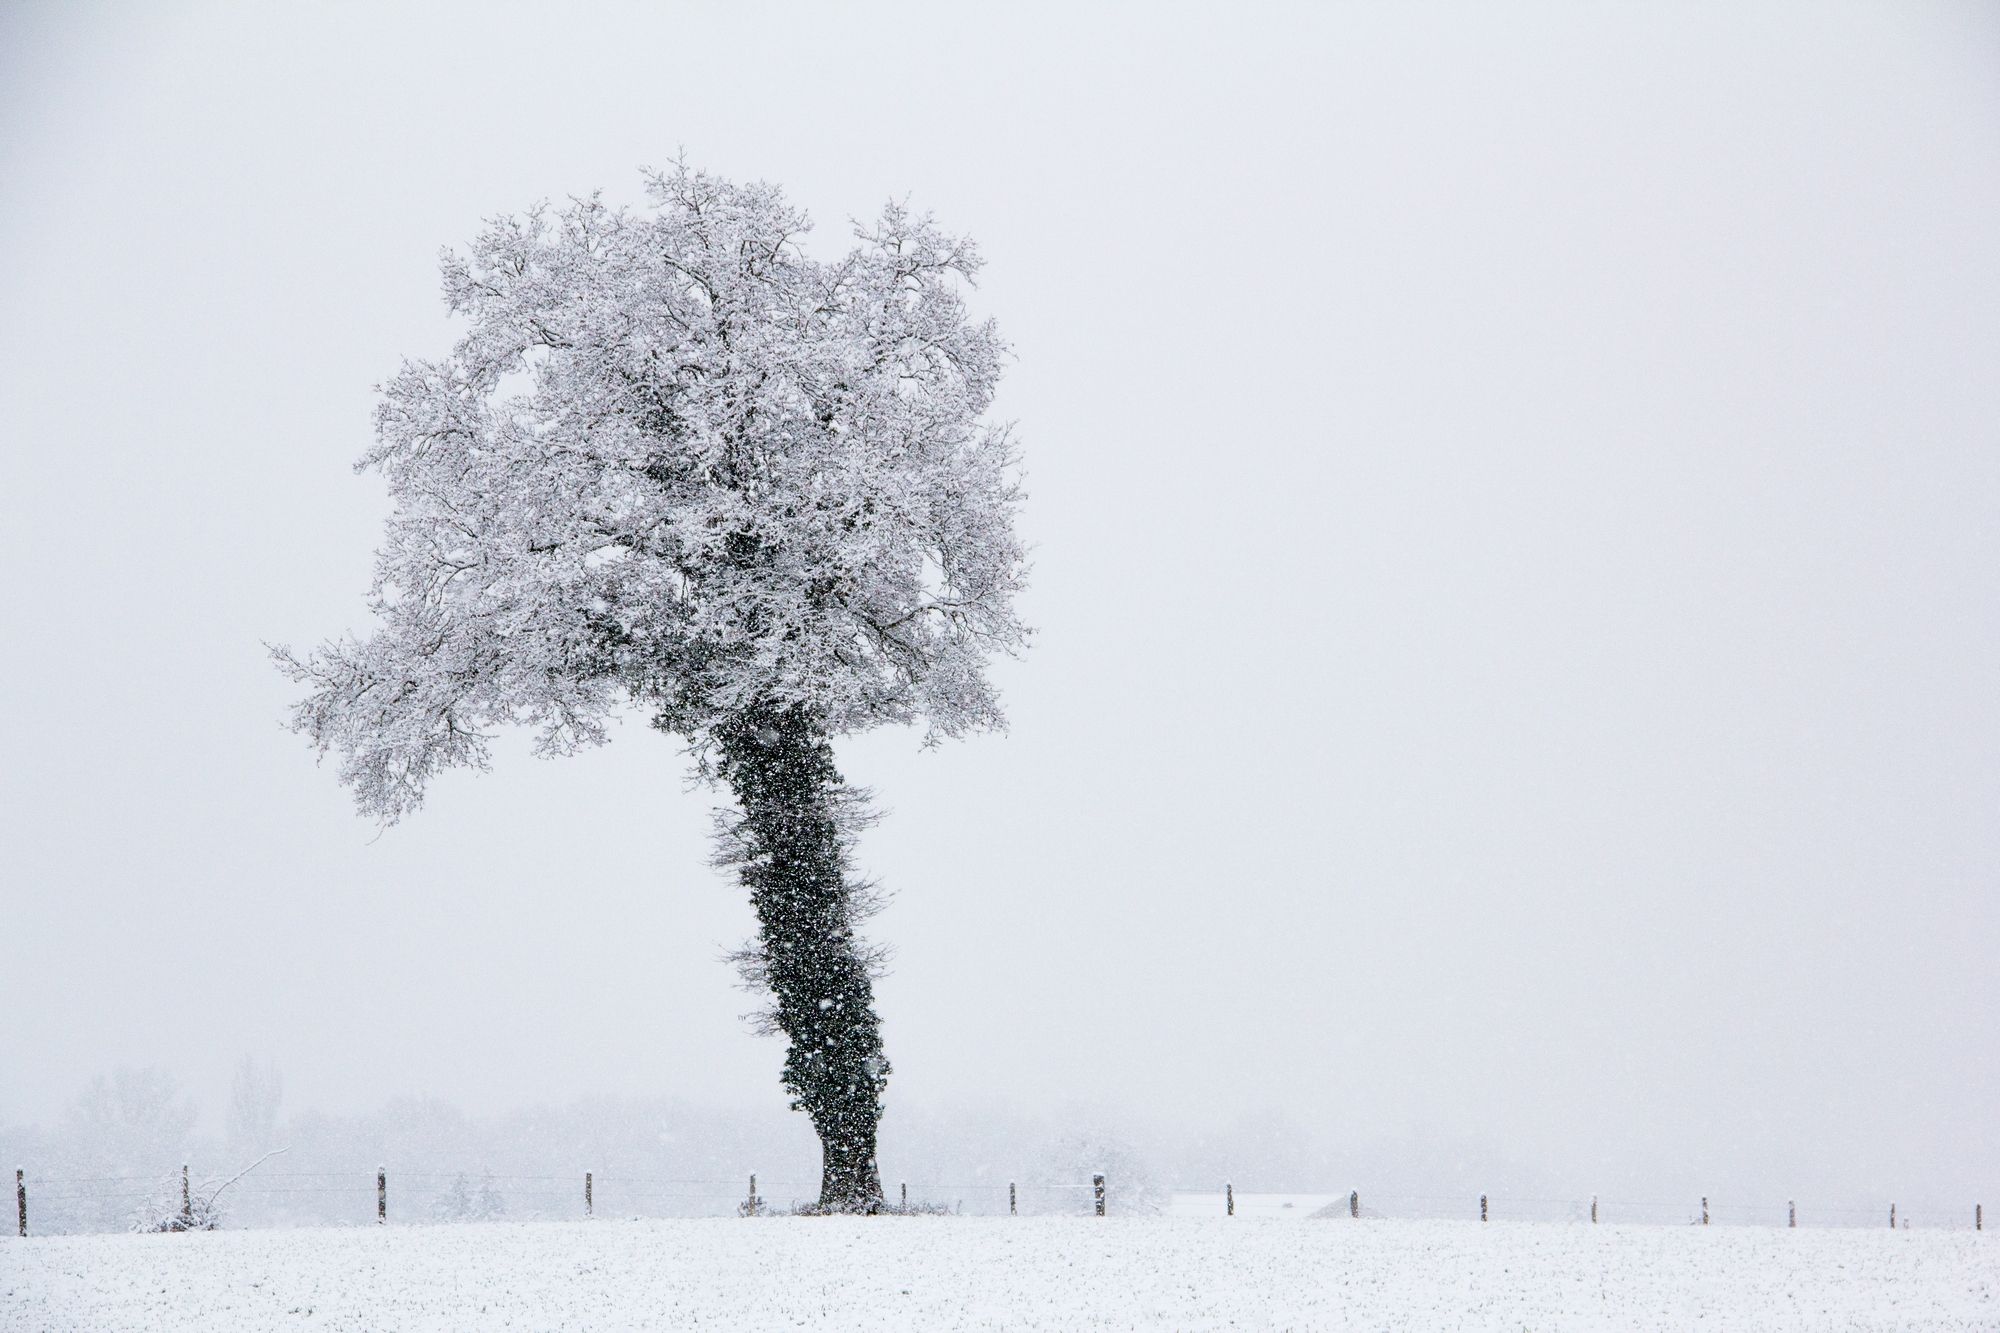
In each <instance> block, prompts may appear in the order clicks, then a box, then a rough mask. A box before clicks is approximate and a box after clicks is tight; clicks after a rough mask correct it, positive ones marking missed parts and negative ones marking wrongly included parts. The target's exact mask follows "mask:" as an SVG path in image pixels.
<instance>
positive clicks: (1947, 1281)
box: [0, 1217, 2000, 1333]
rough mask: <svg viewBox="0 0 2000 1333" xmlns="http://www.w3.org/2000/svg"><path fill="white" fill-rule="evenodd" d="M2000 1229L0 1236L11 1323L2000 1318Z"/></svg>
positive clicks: (1488, 1323) (503, 1226) (828, 1229)
mask: <svg viewBox="0 0 2000 1333" xmlns="http://www.w3.org/2000/svg"><path fill="white" fill-rule="evenodd" d="M1996 1245H2000V1236H1994V1235H1985V1234H1977V1233H1974V1232H1971V1231H1959V1232H1946V1231H1928V1232H1926V1231H1916V1232H1908V1231H1905V1232H1892V1231H1889V1230H1888V1229H1887V1228H1883V1229H1880V1230H1846V1229H1841V1230H1814V1229H1800V1230H1796V1231H1794V1230H1766V1229H1762V1228H1750V1227H1621V1226H1610V1225H1606V1226H1596V1227H1593V1226H1588V1225H1584V1226H1579V1225H1574V1224H1545V1223H1532V1222H1513V1223H1494V1224H1492V1225H1490V1226H1481V1225H1480V1224H1478V1223H1476V1222H1420V1221H1373V1222H1371V1221H1366V1220H1364V1221H1361V1222H1335V1221H1329V1222H1322V1223H1314V1224H1312V1225H1303V1226H1299V1225H1284V1224H1280V1223H1275V1222H1267V1221H1260V1220H1258V1219H1255V1218H1243V1217H1238V1218H1236V1219H1233V1220H1230V1219H1221V1218H1201V1219H1191V1218H1187V1219H1184V1218H1120V1217H1111V1218H1105V1219H1101V1220H1100V1219H1096V1218H1018V1219H1014V1218H971V1217H942V1218H936V1217H933V1218H876V1219H871V1220H861V1219H809V1218H760V1219H754V1220H735V1219H728V1220H724V1219H690V1220H676V1221H643V1222H605V1221H600V1222H595V1223H528V1224H521V1223H512V1224H510V1223H490V1224H482V1225H466V1226H438V1227H390V1228H386V1229H384V1228H375V1227H355V1228H350V1229H323V1230H300V1231H235V1232H230V1231H222V1232H214V1233H206V1234H193V1235H158V1236H133V1235H126V1236H52V1237H46V1238H30V1239H28V1240H12V1239H9V1240H6V1241H0V1328H5V1329H9V1330H13V1329H35V1330H92V1333H120V1331H122V1330H147V1331H148V1333H152V1331H153V1330H172V1329H202V1330H212V1331H213V1333H225V1331H227V1333H235V1331H237V1330H244V1331H248V1330H257V1331H258V1333H262V1331H263V1330H268V1329H293V1328H297V1329H325V1330H340V1329H367V1330H405V1329H422V1330H443V1329H478V1330H492V1329H535V1330H557V1329H576V1330H582V1329H590V1330H611V1329H679V1328H707V1327H730V1328H750V1329H768V1328H781V1327H812V1328H909V1329H927V1330H928V1329H1001V1328H1004V1329H1086V1328H1087V1329H1102V1328H1172V1329H1205V1328H1299V1329H1349V1328H1352V1329H1385V1328H1391V1329H1424V1330H1436V1329H1459V1330H1473V1329H1480V1330H1483V1329H1495V1330H1498V1329H1506V1330H1520V1329H1524V1328H1525V1329H1536V1330H1544V1329H1607V1330H1609V1329H1616V1330H1628V1329H1673V1330H1686V1329H1691V1328H1701V1329H1704V1330H1714V1329H1742V1330H1757V1331H1758V1333H1771V1330H1782V1329H1881V1330H1892V1329H1893V1330H1898V1331H1899V1333H1908V1331H1909V1330H1920V1329H1921V1330H1933V1329H1966V1330H1971V1329H1980V1330H1991V1329H1994V1328H2000V1295H1996V1282H2000V1249H1996Z"/></svg>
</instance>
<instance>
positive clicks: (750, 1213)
mask: <svg viewBox="0 0 2000 1333" xmlns="http://www.w3.org/2000/svg"><path fill="white" fill-rule="evenodd" d="M743 1215H744V1216H745V1217H755V1216H756V1215H757V1173H756V1172H755V1171H752V1172H751V1173H750V1202H748V1203H746V1204H745V1205H743Z"/></svg>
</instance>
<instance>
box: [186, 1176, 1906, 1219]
mask: <svg viewBox="0 0 2000 1333" xmlns="http://www.w3.org/2000/svg"><path fill="white" fill-rule="evenodd" d="M1890 1225H1891V1226H1893V1225H1895V1224H1894V1223H1891V1224H1890ZM193 1226H194V1200H193V1199H192V1198H190V1197H189V1196H188V1164H187V1163H186V1162H182V1163H181V1229H182V1230H183V1231H186V1230H190V1229H192V1228H193Z"/></svg>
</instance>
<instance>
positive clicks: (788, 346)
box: [276, 165, 1026, 1211]
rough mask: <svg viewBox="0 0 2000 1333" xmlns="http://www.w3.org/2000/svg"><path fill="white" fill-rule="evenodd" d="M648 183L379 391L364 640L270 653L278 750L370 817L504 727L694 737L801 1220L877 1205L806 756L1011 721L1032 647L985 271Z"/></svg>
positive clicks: (853, 900)
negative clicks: (349, 792)
mask: <svg viewBox="0 0 2000 1333" xmlns="http://www.w3.org/2000/svg"><path fill="white" fill-rule="evenodd" d="M647 184H648V196H649V206H648V207H647V208H644V209H641V210H637V211H633V210H627V209H620V208H612V207H609V206H607V205H606V204H605V203H604V202H603V201H602V200H601V198H599V197H597V196H592V197H590V198H587V199H582V200H578V201H574V202H572V203H571V204H570V205H569V206H567V207H565V208H562V209H559V210H555V211H551V210H548V209H546V208H538V209H534V210H531V211H530V212H528V213H527V214H526V215H525V216H519V217H506V218H501V219H497V220H495V221H493V222H492V223H491V224H490V225H489V226H488V228H487V230H486V231H485V233H484V234H483V235H482V236H480V238H479V239H478V241H477V242H476V243H475V244H474V245H473V247H472V249H471V253H470V254H469V255H468V256H464V257H460V256H457V255H451V254H448V255H447V256H446V257H445V260H444V265H443V267H444V287H445V298H446V301H447V303H448V304H449V306H450V308H451V309H452V310H453V311H454V312H455V313H457V314H459V315H461V316H463V317H465V319H466V320H467V322H468V325H469V327H468V328H467V330H466V332H465V335H464V336H463V337H462V338H461V339H460V340H459V342H458V344H457V345H456V347H455V348H454V349H453V350H452V352H451V353H450V355H448V356H446V357H444V358H442V359H440V360H435V361H413V362H409V363H406V364H405V365H404V366H403V367H402V369H401V370H400V371H399V372H398V373H397V374H396V375H395V377H394V378H393V379H391V380H390V381H389V383H388V384H387V385H386V386H385V387H384V389H383V391H382V400H381V404H380V406H379V408H378V410H377V414H376V444H375V446H374V448H372V449H371V450H369V451H368V452H367V454H366V455H365V456H364V457H363V459H362V461H361V466H363V467H368V468H374V469H377V470H379V471H380V472H381V473H382V474H383V475H384V476H385V477H386V478H387V480H388V484H389V487H390V490H391V493H392V495H393V497H394V500H395V512H394V514H393V516H392V517H391V518H390V520H389V524H388V531H387V535H386V538H385V540H384V542H383V544H382V546H381V548H380V549H379V551H378V554H377V564H376V576H375V583H374V589H373V593H372V597H371V603H372V607H373V610H374V612H375V614H376V616H377V617H378V619H379V621H380V625H379V628H378V629H377V630H376V632H375V633H374V634H373V635H371V636H370V637H368V638H365V639H355V638H348V639H345V640H341V641H337V642H329V643H326V644H324V645H322V646H321V647H320V648H319V649H318V650H317V651H316V652H314V653H312V654H310V655H306V656H299V655H295V654H293V653H291V652H290V651H288V650H283V649H280V650H277V654H276V655H277V658H278V661H279V662H280V664H281V665H282V666H283V667H284V669H285V670H286V671H288V672H289V673H290V674H291V675H292V676H293V677H294V678H295V679H296V680H298V681H300V682H302V683H304V684H305V685H307V686H308V687H309V693H308V694H307V696H306V697H305V699H304V700H303V701H302V702H301V703H300V704H298V705H297V707H296V709H295V711H294V714H293V718H292V722H293V725H294V726H295V727H296V728H297V729H298V730H300V731H302V732H304V733H305V734H306V735H307V736H309V737H310V738H311V739H312V740H313V742H314V743H315V744H316V745H317V746H318V747H319V749H320V750H321V752H322V753H324V752H326V751H328V750H335V751H338V752H339V753H340V757H341V759H340V772H341V777H342V779H343V780H344V781H345V782H347V783H348V784H349V785H350V786H351V787H352V788H353V790H354V794H355V798H356V801H357V803H358V804H359V806H360V808H361V809H362V810H363V811H364V812H365V813H368V814H371V815H374V816H376V817H377V818H379V819H381V820H383V821H387V822H393V821H394V820H396V819H397V818H399V817H401V816H402V815H405V814H407V813H409V812H410V811H412V810H414V809H415V808H416V807H417V806H418V805H419V803H420V802H421V801H422V798H423V794H424V790H425V786H426V784H427V783H428V782H429V781H430V780H431V779H432V778H433V777H435V776H436V775H437V774H438V773H439V772H440V771H442V770H444V769H446V768H450V767H454V766H461V765H469V766H473V767H483V766H484V765H485V764H486V762H487V758H488V743H489V737H490V735H491V734H492V732H493V730H494V729H495V728H497V727H500V726H504V725H508V724H525V725H527V726H530V727H533V728H534V729H535V730H536V732H537V736H538V748H539V750H540V752H541V753H544V754H548V755H562V754H569V753H571V752H573V751H575V750H576V749H578V748H579V747H582V746H586V745H594V744H597V743H599V742H601V741H603V740H604V739H605V735H606V729H605V724H606V722H607V720H608V719H609V718H610V717H611V715H612V714H613V713H614V712H616V711H617V710H619V709H621V708H623V707H626V706H633V707H636V708H638V709H640V710H642V711H643V712H645V713H646V714H648V715H649V716H650V718H651V720H652V723H653V725H654V726H656V727H658V728H659V729H661V730H663V731H667V732H670V733H673V734H676V735H678V736H680V737H682V738H684V739H685V740H686V742H687V743H688V744H689V746H690V749H691V751H692V754H693V756H694V758H695V761H696V763H697V766H698V771H699V772H700V773H701V774H702V775H703V776H704V777H706V778H708V779H711V780H716V781H720V782H721V783H723V784H725V785H727V787H728V788H729V789H730V790H731V791H732V792H733V793H734V795H735V796H736V798H737V810H736V812H735V813H734V815H733V817H730V818H728V819H727V820H726V821H725V827H724V828H723V830H722V850H721V853H720V857H721V859H722V861H723V862H725V863H726V864H728V865H730V866H732V867H733V868H735V869H736V870H737V872H738V873H739V875H740V877H741V879H742V881H743V883H744V884H745V886H746V887H747V888H748V889H749V890H750V894H751V898H752V901H753V904H754V905H755V908H756V911H757V918H758V922H759V933H758V937H757V939H756V940H755V941H754V942H753V944H752V945H751V947H750V949H749V950H748V951H747V958H748V967H747V971H748V973H749V975H750V977H751V979H752V980H753V981H755V982H756V983H757V984H759V985H762V986H767V987H768V988H769V990H770V992H771V995H772V998H773V1001H774V1003H773V1006H772V1011H771V1015H770V1017H771V1021H772V1023H773V1024H774V1025H775V1026H776V1027H777V1028H778V1029H780V1030H782V1031H783V1032H784V1033H785V1034H786V1036H787V1037H788V1038H789V1039H790V1050H789V1052H788V1055H787V1058H786V1063H785V1074H784V1078H785V1084H786V1087H787V1088H788V1089H789V1090H790V1092H791V1093H792V1096H793V1102H794V1106H795V1107H796V1108H797V1109H800V1110H803V1111H805V1112H806V1113H807V1115H808V1116H810V1117H811V1119H812V1123H813V1126H814V1128H815V1130H816V1131H817V1132H818V1134H819V1138H820V1142H821V1145H822V1150H823V1163H824V1169H823V1178H822V1188H821V1198H820V1203H821V1206H822V1207H825V1208H828V1209H838V1210H844V1211H845V1210H870V1209H873V1208H875V1207H876V1206H878V1205H879V1202H880V1199H881V1182H880V1179H879V1172H878V1170H877V1167H876V1163H875V1137H876V1127H877V1123H878V1121H879V1120H880V1117H881V1094H882V1090H883V1087H884V1084H885V1082H886V1080H887V1078H888V1074H889V1066H888V1064H887V1062H886V1061H885V1060H884V1058H883V1053H882V1042H881V1034H880V1030H879V1022H878V1019H877V1016H876V1014H875V1010H874V998H873V986H872V982H871V969H870V964H871V954H870V952H869V950H868V949H867V947H866V946H865V945H864V944H863V943H862V942H861V940H860V937H859V934H858V931H857V923H858V920H859V917H860V915H861V914H862V909H863V907H864V904H865V894H863V893H862V892H861V891H860V887H859V886H858V885H857V883H856V881H855V878H854V876H853V874H852V871H851V868H850V865H849V860H850V857H849V850H850V842H851V838H852V835H853V832H854V830H855V829H856V828H857V827H858V826H859V825H858V822H857V813H858V810H859V806H860V800H861V798H860V796H859V794H858V793H856V792H855V791H854V790H853V789H851V788H848V787H846V786H845V785H844V784H843V782H842V780H841V777H840V774H839V771H838V769H837V768H836V767H835V764H834V757H833V749H832V744H831V742H832V739H833V738H834V737H837V736H839V735H842V734H845V733H850V732H854V731H857V730H861V729H864V728H868V727H873V726H877V725H880V724H883V723H912V722H921V723H923V724H924V726H925V727H926V729H927V737H928V739H931V740H935V739H937V738H939V737H947V736H957V735H959V734H961V733H964V732H967V731H970V730H975V729H979V728H985V727H992V726H995V725H997V724H999V722H1000V721H1001V712H1000V706H999V702H998V700H997V698H996V697H995V694H994V692H993V690H992V688H991V686H990V685H989V683H988V680H987V676H986V672H985V662H986V658H987V657H988V655H989V654H991V653H993V652H995V651H1000V652H1013V651H1016V650H1018V649H1019V648H1020V647H1021V646H1022V645H1023V644H1024V643H1025V639H1026V631H1025V630H1024V629H1023V627H1022V625H1021V623H1020V622H1019V620H1018V619H1017V617H1016V615H1015V611H1014V594H1015V592H1016V590H1017V589H1018V587H1019V586H1020V583H1021V579H1022V573H1023V568H1024V564H1023V551H1022V547H1021V544H1020V542H1019V541H1018V539H1017V538H1016V536H1015V533H1014V529H1013V517H1014V510H1015V507H1016V503H1017V499H1018V491H1017V481H1016V477H1015V456H1014V450H1013V447H1012V444H1011V442H1010V440H1009V436H1008V432H1007V430H1006V429H1005V428H1004V427H1001V426H995V425H991V424H988V423H986V422H985V421H984V420H983V418H984V415H985V412H986V409H987V407H988V404H989V403H990V401H991V399H992V395H993V391H994V387H995V384H996V382H997V380H998V378H999V373H1000V366H1001V361H1002V357H1003V354H1004V347H1003V345H1002V343H1001V341H1000V339H999V337H998V336H997V334H996V333H995V330H994V328H993V326H992V324H991V323H990V322H979V321H975V320H973V319H972V318H971V317H970V316H969V315H968V313H967V310H966V307H965V304H964V299H963V289H964V288H965V287H966V286H967V285H969V283H970V281H971V280H972V278H973V277H974V275H975V274H976V273H977V272H978V268H979V258H978V254H977V251H976V250H975V248H974V247H973V245H972V244H971V242H969V241H967V240H965V239H963V238H959V237H954V236H951V235H948V234H946V233H945V232H943V231H941V230H939V229H938V227H936V226H935V225H934V224H933V223H932V222H931V221H930V219H929V218H927V217H920V216H915V215H913V214H911V213H910V212H908V211H907V210H906V209H904V208H903V207H901V206H896V205H891V206H890V207H888V208H887V209H885V210H884V211H883V213H882V215H881V217H880V218H879V219H878V220H877V221H876V222H874V223H873V224H872V225H869V226H865V227H860V228H857V230H856V244H855V245H854V246H853V247H852V248H851V249H849V250H848V251H847V253H845V254H844V255H842V256H841V257H840V258H838V259H836V260H832V261H820V260H815V259H813V258H811V257H809V256H808V255H807V254H806V253H805V251H804V250H803V249H802V242H803V240H804V238H805V236H806V234H807V231H808V223H807V220H806V218H805V216H804V215H803V214H802V213H800V212H798V211H796V210H795V209H793V208H792V207H790V206H789V205H788V204H787V203H786V202H785V199H784V197H783V195H782V194H781V193H780V192H779V191H778V190H777V189H776V188H775V187H772V186H769V185H764V184H754V185H736V184H732V183H730V182H728V181H724V180H721V179H718V178H716V177H714V176H711V175H707V174H705V173H701V172H697V171H693V170H690V169H688V168H687V167H686V166H685V165H682V166H679V167H677V168H675V169H674V170H671V171H666V172H659V173H651V174H649V176H648V178H647Z"/></svg>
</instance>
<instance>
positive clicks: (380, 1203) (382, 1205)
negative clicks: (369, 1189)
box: [375, 1166, 389, 1226]
mask: <svg viewBox="0 0 2000 1333" xmlns="http://www.w3.org/2000/svg"><path fill="white" fill-rule="evenodd" d="M375 1224H376V1225H377V1226H387V1225H388V1224H389V1168H388V1167H386V1166H378V1167H376V1168H375Z"/></svg>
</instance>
